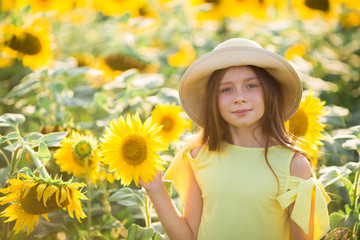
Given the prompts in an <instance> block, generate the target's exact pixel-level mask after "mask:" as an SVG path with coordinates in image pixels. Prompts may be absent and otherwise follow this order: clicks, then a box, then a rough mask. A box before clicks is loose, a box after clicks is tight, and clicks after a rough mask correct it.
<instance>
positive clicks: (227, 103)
mask: <svg viewBox="0 0 360 240" xmlns="http://www.w3.org/2000/svg"><path fill="white" fill-rule="evenodd" d="M218 106H219V111H220V114H221V116H222V117H223V119H224V120H225V121H226V122H227V123H228V124H229V127H230V131H232V130H237V129H245V128H246V129H249V130H253V129H255V128H256V127H258V126H259V124H260V119H261V118H262V116H263V115H264V111H265V107H264V94H263V87H262V85H261V82H260V80H259V79H258V77H257V76H256V74H255V73H254V72H253V70H252V69H251V68H249V67H247V66H238V67H231V68H229V69H228V70H227V71H226V73H225V75H224V77H223V78H222V79H221V81H220V86H219V97H218Z"/></svg>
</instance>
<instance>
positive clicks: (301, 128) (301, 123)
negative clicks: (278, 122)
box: [289, 109, 309, 137]
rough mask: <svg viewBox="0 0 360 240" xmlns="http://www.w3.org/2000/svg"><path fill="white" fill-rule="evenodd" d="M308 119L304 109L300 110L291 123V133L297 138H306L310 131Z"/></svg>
mask: <svg viewBox="0 0 360 240" xmlns="http://www.w3.org/2000/svg"><path fill="white" fill-rule="evenodd" d="M308 126H309V122H308V117H307V115H306V113H305V111H304V110H303V109H298V111H297V112H296V113H295V114H294V116H293V117H292V118H291V119H290V121H289V128H290V132H291V133H292V134H294V135H295V136H296V137H302V136H305V134H306V132H307V130H308Z"/></svg>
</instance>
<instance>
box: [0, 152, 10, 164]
mask: <svg viewBox="0 0 360 240" xmlns="http://www.w3.org/2000/svg"><path fill="white" fill-rule="evenodd" d="M0 154H1V155H2V156H3V157H4V159H5V161H6V163H7V165H8V166H10V161H9V159H8V158H7V156H6V155H5V153H4V152H3V151H2V150H0Z"/></svg>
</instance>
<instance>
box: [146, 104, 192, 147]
mask: <svg viewBox="0 0 360 240" xmlns="http://www.w3.org/2000/svg"><path fill="white" fill-rule="evenodd" d="M181 112H182V111H181V107H180V106H176V105H175V104H172V105H170V104H166V105H156V106H155V108H154V110H153V111H152V113H151V116H152V121H153V123H156V124H158V125H162V126H163V127H162V129H161V131H160V134H161V135H162V136H163V137H164V139H165V140H166V141H168V142H172V141H174V140H177V139H179V137H180V136H181V135H182V134H183V133H184V131H185V128H188V127H189V122H187V121H184V120H183V119H182V118H181V116H180V114H181Z"/></svg>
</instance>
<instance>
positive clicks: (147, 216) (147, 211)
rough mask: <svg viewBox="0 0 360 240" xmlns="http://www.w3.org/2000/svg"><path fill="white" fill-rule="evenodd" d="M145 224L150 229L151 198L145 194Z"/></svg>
mask: <svg viewBox="0 0 360 240" xmlns="http://www.w3.org/2000/svg"><path fill="white" fill-rule="evenodd" d="M144 199H145V224H146V227H147V228H150V225H151V213H150V199H149V196H148V195H147V194H146V193H145V194H144Z"/></svg>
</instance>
